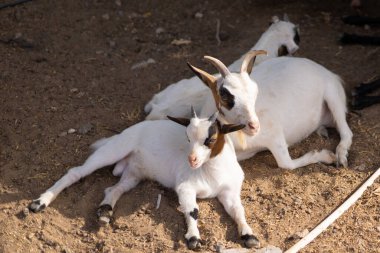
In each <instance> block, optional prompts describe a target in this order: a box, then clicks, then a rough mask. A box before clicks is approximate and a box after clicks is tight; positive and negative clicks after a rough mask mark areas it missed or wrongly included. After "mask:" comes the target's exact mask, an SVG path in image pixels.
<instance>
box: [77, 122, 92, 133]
mask: <svg viewBox="0 0 380 253" xmlns="http://www.w3.org/2000/svg"><path fill="white" fill-rule="evenodd" d="M92 129H94V125H93V124H91V123H86V124H83V125H82V126H80V127H79V128H78V133H79V134H87V133H88V132H90V131H91V130H92Z"/></svg>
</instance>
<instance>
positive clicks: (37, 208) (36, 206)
mask: <svg viewBox="0 0 380 253" xmlns="http://www.w3.org/2000/svg"><path fill="white" fill-rule="evenodd" d="M45 207H46V205H45V204H42V205H41V201H40V200H39V199H37V200H33V201H32V203H30V204H29V207H28V208H29V210H30V211H32V212H33V213H38V212H41V211H42V210H44V209H45Z"/></svg>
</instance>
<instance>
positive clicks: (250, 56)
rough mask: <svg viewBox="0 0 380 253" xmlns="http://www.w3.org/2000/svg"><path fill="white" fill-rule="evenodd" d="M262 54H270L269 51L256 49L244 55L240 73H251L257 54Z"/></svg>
mask: <svg viewBox="0 0 380 253" xmlns="http://www.w3.org/2000/svg"><path fill="white" fill-rule="evenodd" d="M260 54H265V55H268V53H267V51H265V50H255V51H252V52H249V53H247V54H246V55H245V57H244V60H243V63H242V64H241V68H240V73H243V72H247V73H248V75H249V74H251V72H252V68H253V64H254V63H255V60H256V56H257V55H260Z"/></svg>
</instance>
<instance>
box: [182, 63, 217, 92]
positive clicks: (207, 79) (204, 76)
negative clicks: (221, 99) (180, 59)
mask: <svg viewBox="0 0 380 253" xmlns="http://www.w3.org/2000/svg"><path fill="white" fill-rule="evenodd" d="M187 65H188V66H189V68H190V69H191V70H192V71H193V72H194V73H195V74H196V75H197V76H198V77H199V78H200V79H201V80H202V81H203V83H204V84H206V85H207V86H208V87H209V88H211V89H212V88H213V87H214V86H215V85H216V80H217V79H216V78H215V76H213V75H210V74H209V73H207V72H206V71H203V70H201V69H199V68H197V67H194V66H193V65H191V64H190V63H189V62H188V63H187Z"/></svg>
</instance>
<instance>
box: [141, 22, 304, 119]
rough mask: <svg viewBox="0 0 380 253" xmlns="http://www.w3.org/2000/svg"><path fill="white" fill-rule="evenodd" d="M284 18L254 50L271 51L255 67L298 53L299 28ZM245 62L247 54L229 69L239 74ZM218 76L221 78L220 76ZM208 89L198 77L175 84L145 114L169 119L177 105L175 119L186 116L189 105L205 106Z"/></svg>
mask: <svg viewBox="0 0 380 253" xmlns="http://www.w3.org/2000/svg"><path fill="white" fill-rule="evenodd" d="M284 19H285V20H284V21H280V20H279V18H278V17H276V16H274V17H273V18H272V24H271V25H270V27H269V28H268V29H267V30H266V31H265V32H264V33H263V35H262V36H261V37H260V39H259V40H258V42H257V43H256V45H255V46H253V47H252V49H251V50H258V49H262V50H266V51H267V55H260V56H258V57H257V60H256V62H255V64H259V63H261V62H263V61H265V60H268V59H271V58H274V57H277V56H281V55H283V54H288V53H290V54H293V53H294V52H295V51H297V50H298V44H299V42H300V37H299V29H298V26H296V25H294V24H293V23H291V22H289V20H288V18H287V16H286V15H285V16H284ZM243 59H244V55H243V56H242V57H240V59H238V60H236V61H235V62H234V63H232V64H231V65H230V66H229V67H228V68H229V70H230V71H232V72H237V71H239V68H240V66H241V64H242V62H243ZM215 76H217V77H219V75H217V74H215ZM204 90H205V88H204V86H203V84H202V82H201V81H200V80H199V79H198V78H197V77H196V76H194V77H192V78H190V79H183V80H180V81H178V82H177V83H174V84H171V85H169V86H168V87H167V88H165V89H164V90H163V91H161V92H159V93H157V94H156V95H154V97H153V98H152V100H151V101H149V102H148V103H147V104H146V106H145V108H144V110H145V112H146V113H148V115H147V117H146V119H147V120H156V119H166V115H167V114H166V113H165V111H166V110H167V111H170V110H172V107H173V106H175V107H176V112H175V114H174V115H173V116H176V115H177V114H178V115H182V113H181V112H185V111H188V108H189V106H188V105H189V104H192V105H194V106H196V105H202V103H203V101H204V100H205V98H206V97H207V94H205V92H204ZM188 97H190V100H189V101H188V102H186V100H187V98H188ZM197 109H199V108H197ZM197 111H198V110H197Z"/></svg>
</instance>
